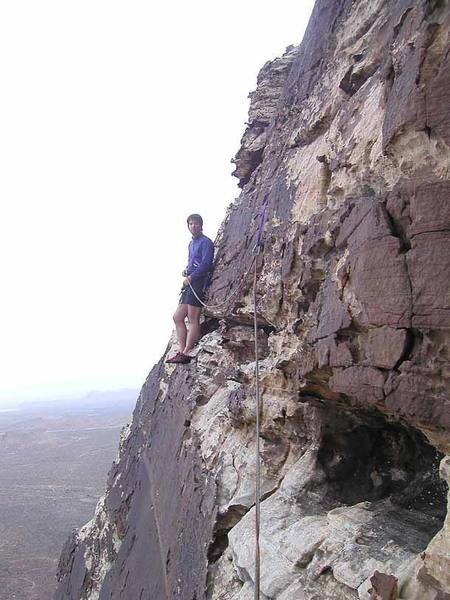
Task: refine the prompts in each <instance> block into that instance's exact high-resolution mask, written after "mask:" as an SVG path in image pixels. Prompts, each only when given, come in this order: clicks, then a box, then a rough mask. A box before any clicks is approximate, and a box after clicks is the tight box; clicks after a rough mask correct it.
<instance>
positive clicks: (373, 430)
mask: <svg viewBox="0 0 450 600" xmlns="http://www.w3.org/2000/svg"><path fill="white" fill-rule="evenodd" d="M338 423H339V425H338V426H337V427H336V428H333V427H332V426H330V425H329V426H328V428H327V431H326V433H325V434H324V436H323V439H322V444H321V448H320V450H319V454H318V460H319V464H320V465H321V467H322V469H323V470H324V472H325V475H326V479H327V485H328V490H329V492H328V494H327V496H328V497H329V499H330V500H332V501H333V502H336V503H338V504H347V505H352V504H356V503H358V502H362V501H369V502H376V501H378V500H382V499H385V498H389V499H390V501H391V503H392V505H393V506H394V507H395V506H397V507H398V508H402V509H406V510H414V511H419V512H420V513H422V514H424V515H425V516H428V517H430V527H431V528H432V529H434V528H435V527H436V531H437V530H438V529H439V527H440V525H439V524H442V522H443V520H444V518H445V514H446V495H447V486H446V484H445V483H444V482H443V481H441V480H440V478H439V462H440V460H441V458H442V457H443V455H442V454H441V453H439V452H438V451H437V450H436V449H435V448H434V447H433V446H432V445H431V444H429V443H428V441H427V440H426V438H425V436H423V435H422V434H421V433H420V432H418V431H415V430H413V429H411V428H407V427H405V426H402V425H400V424H395V423H387V422H385V421H384V420H383V419H381V418H380V422H379V423H378V422H377V420H376V419H375V420H373V421H372V422H371V423H370V425H365V424H358V425H356V426H355V425H352V426H351V427H349V428H348V429H347V430H345V428H344V425H345V419H342V418H340V419H339V420H338ZM374 423H375V426H374ZM347 425H349V424H347ZM333 429H334V430H333ZM433 523H434V526H433Z"/></svg>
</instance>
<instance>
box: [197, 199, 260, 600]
mask: <svg viewBox="0 0 450 600" xmlns="http://www.w3.org/2000/svg"><path fill="white" fill-rule="evenodd" d="M268 203H269V193H267V194H266V196H265V198H264V202H263V204H262V206H261V209H260V212H259V217H258V227H257V229H256V236H255V245H254V247H253V251H252V253H253V259H252V262H251V263H250V267H249V268H248V271H247V272H246V273H245V275H244V277H242V279H241V282H240V284H239V285H238V287H237V288H236V290H235V291H234V292H233V294H232V295H231V296H229V297H228V298H227V299H226V300H224V302H221V303H220V304H215V305H207V304H205V303H204V302H202V300H200V298H199V297H198V295H197V294H196V292H195V290H194V288H193V287H192V285H191V284H190V283H189V287H190V288H191V290H192V293H193V294H194V296H195V297H196V298H197V300H198V301H199V302H200V304H202V306H204V307H205V308H209V309H211V308H216V307H218V306H222V305H223V304H225V303H226V302H229V300H230V299H231V298H232V297H233V296H234V295H235V294H236V293H237V292H238V291H239V290H240V288H241V287H242V285H243V283H244V282H245V280H246V278H247V275H248V274H249V272H250V270H251V268H252V266H254V274H253V329H254V336H255V396H256V456H255V460H256V474H255V475H256V481H255V595H254V599H255V600H260V588H261V583H260V580H261V552H260V543H259V534H260V529H261V447H260V433H261V424H260V416H261V398H260V390H259V351H258V319H257V315H256V290H257V286H258V260H257V258H258V255H259V254H260V253H261V251H262V243H261V238H262V232H263V228H264V223H265V220H266V210H267V205H268Z"/></svg>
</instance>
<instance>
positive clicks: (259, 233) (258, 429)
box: [253, 194, 269, 600]
mask: <svg viewBox="0 0 450 600" xmlns="http://www.w3.org/2000/svg"><path fill="white" fill-rule="evenodd" d="M268 202H269V194H266V197H265V198H264V202H263V204H262V206H261V210H260V212H259V221H258V229H257V231H256V242H255V246H254V248H253V257H254V259H255V260H254V266H255V269H254V275H253V329H254V336H255V396H256V407H255V408H256V432H255V433H256V456H255V466H256V473H255V478H256V481H255V595H254V598H255V600H259V599H260V588H261V549H260V543H259V534H260V529H261V447H260V433H261V424H260V416H261V398H260V392H259V351H258V319H257V315H256V290H257V287H258V260H257V257H258V255H259V254H260V253H261V250H262V244H261V238H262V231H263V228H264V223H265V220H266V209H267V204H268Z"/></svg>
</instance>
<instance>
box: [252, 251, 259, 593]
mask: <svg viewBox="0 0 450 600" xmlns="http://www.w3.org/2000/svg"><path fill="white" fill-rule="evenodd" d="M255 250H256V247H255ZM258 253H259V247H258V249H257V254H258ZM257 254H255V258H256V256H257ZM254 265H255V270H254V276H253V328H254V335H255V395H256V457H255V458H256V481H255V596H254V597H255V600H259V598H260V578H261V553H260V546H259V532H260V528H261V449H260V441H259V438H260V421H259V419H260V413H261V399H260V393H259V353H258V320H257V318H256V288H257V285H258V261H257V260H255V261H254Z"/></svg>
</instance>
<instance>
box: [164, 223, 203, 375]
mask: <svg viewBox="0 0 450 600" xmlns="http://www.w3.org/2000/svg"><path fill="white" fill-rule="evenodd" d="M187 225H188V228H189V231H190V232H191V233H192V240H191V241H190V242H189V258H188V266H187V267H186V269H185V270H184V271H183V277H184V281H183V289H182V291H181V297H180V304H179V305H178V308H177V310H176V311H175V314H174V315H173V320H174V321H175V327H176V330H177V338H178V344H179V346H180V351H179V352H177V353H176V354H175V356H172V358H169V359H168V360H166V362H168V363H171V364H186V363H188V362H189V361H190V360H191V358H192V357H191V356H189V352H190V351H191V350H192V348H193V347H194V344H195V342H196V341H197V340H198V339H199V337H200V312H201V310H202V304H201V302H199V300H198V298H200V300H201V301H202V302H204V301H205V300H204V299H205V291H206V287H207V285H208V282H209V276H210V274H211V271H212V266H213V260H214V244H213V242H212V241H211V240H210V239H209V238H208V237H206V235H203V219H202V218H201V216H200V215H189V217H188V218H187ZM189 284H190V285H189ZM191 286H192V288H193V289H194V291H195V294H196V295H197V296H198V298H196V296H195V294H194V293H193V291H192V289H191ZM186 317H187V318H188V319H189V324H190V326H189V331H188V330H187V328H186V323H185V319H186Z"/></svg>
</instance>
